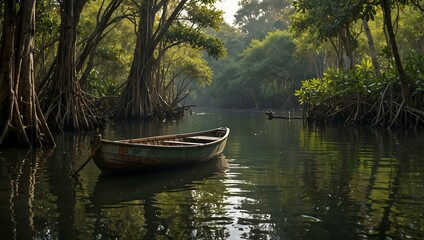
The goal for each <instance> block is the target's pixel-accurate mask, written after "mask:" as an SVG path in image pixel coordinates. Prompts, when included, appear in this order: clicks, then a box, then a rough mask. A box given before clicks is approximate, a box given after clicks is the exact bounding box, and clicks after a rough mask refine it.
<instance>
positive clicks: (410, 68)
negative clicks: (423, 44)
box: [405, 51, 424, 95]
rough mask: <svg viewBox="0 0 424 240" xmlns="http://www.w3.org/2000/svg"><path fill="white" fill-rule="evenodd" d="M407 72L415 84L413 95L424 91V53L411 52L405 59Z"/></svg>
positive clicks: (411, 82) (413, 84) (412, 83)
mask: <svg viewBox="0 0 424 240" xmlns="http://www.w3.org/2000/svg"><path fill="white" fill-rule="evenodd" d="M405 73H406V75H407V77H408V79H409V80H410V84H411V85H412V86H414V91H413V95H415V94H419V93H421V94H422V93H424V55H422V54H419V53H417V52H415V51H413V52H411V53H410V54H409V55H408V56H407V57H406V59H405Z"/></svg>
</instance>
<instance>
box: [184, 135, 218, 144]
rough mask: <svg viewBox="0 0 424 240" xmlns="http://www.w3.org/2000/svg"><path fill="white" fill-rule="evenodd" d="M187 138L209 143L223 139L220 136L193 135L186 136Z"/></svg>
mask: <svg viewBox="0 0 424 240" xmlns="http://www.w3.org/2000/svg"><path fill="white" fill-rule="evenodd" d="M185 139H187V140H189V141H193V142H198V143H208V142H213V141H216V140H219V139H221V138H220V137H212V136H193V137H186V138H185Z"/></svg>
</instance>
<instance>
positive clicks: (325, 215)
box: [0, 109, 424, 240]
mask: <svg viewBox="0 0 424 240" xmlns="http://www.w3.org/2000/svg"><path fill="white" fill-rule="evenodd" d="M194 111H195V112H194V113H193V115H191V116H186V117H184V119H182V120H181V121H178V122H163V123H162V122H160V123H139V122H119V123H114V124H110V125H108V128H107V129H106V130H104V131H101V133H102V135H103V136H104V138H108V139H112V140H117V139H125V138H137V137H141V136H152V135H159V134H172V133H176V132H191V131H199V130H204V129H210V128H215V127H221V126H227V127H230V129H231V133H230V137H229V139H228V144H227V148H226V149H225V152H224V156H222V157H220V158H217V159H213V160H211V161H209V162H204V163H200V164H197V165H194V166H191V167H187V168H183V169H182V168H180V169H173V170H167V171H161V172H153V173H147V174H139V175H130V176H112V177H110V176H103V175H101V174H100V171H99V170H98V169H97V167H96V166H95V165H94V163H93V162H90V163H89V164H88V165H87V166H86V167H85V168H84V169H83V170H82V171H81V172H80V173H79V175H78V177H77V178H76V179H73V178H71V177H70V174H71V173H72V172H73V171H75V170H76V169H77V168H78V167H79V166H80V165H81V164H82V163H83V162H84V161H85V160H86V159H87V157H88V156H89V153H90V150H89V148H88V146H89V142H90V140H91V139H92V136H93V135H94V133H84V134H69V133H67V134H63V135H57V136H56V141H57V147H55V148H52V149H43V150H33V151H28V150H16V149H9V150H5V149H1V150H0V233H1V239H343V240H347V239H424V131H423V130H402V131H399V130H391V131H388V130H384V129H383V130H381V129H380V130H378V129H366V128H354V127H340V126H339V127H336V126H325V127H312V126H307V125H305V124H304V123H303V122H302V121H301V120H291V121H289V120H280V119H274V120H267V118H266V116H265V114H264V113H263V112H247V111H246V112H244V111H216V110H214V111H211V110H201V109H200V110H198V109H194Z"/></svg>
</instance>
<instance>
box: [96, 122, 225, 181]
mask: <svg viewBox="0 0 424 240" xmlns="http://www.w3.org/2000/svg"><path fill="white" fill-rule="evenodd" d="M229 133H230V129H229V128H225V127H221V128H216V129H212V130H208V131H202V132H192V133H184V134H175V135H165V136H156V137H146V138H139V139H129V140H120V141H109V140H105V139H101V137H100V136H98V137H96V138H95V140H94V141H93V156H94V157H93V158H94V162H95V163H96V165H97V166H98V167H99V168H100V169H101V170H102V171H103V172H105V173H122V172H137V171H143V172H146V171H150V170H154V169H164V168H170V167H178V166H184V165H189V164H193V163H197V162H200V161H204V160H207V159H211V158H214V157H216V156H218V155H219V154H221V153H222V151H223V150H224V148H225V145H226V143H227V138H228V134H229ZM94 149H95V150H94Z"/></svg>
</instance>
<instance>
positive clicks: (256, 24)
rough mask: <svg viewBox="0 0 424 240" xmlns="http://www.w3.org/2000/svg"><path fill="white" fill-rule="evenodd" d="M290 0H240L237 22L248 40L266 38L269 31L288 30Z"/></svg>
mask: <svg viewBox="0 0 424 240" xmlns="http://www.w3.org/2000/svg"><path fill="white" fill-rule="evenodd" d="M291 4H292V1H290V0H262V1H258V0H244V1H239V6H240V8H239V10H238V11H237V13H236V15H235V16H234V17H235V23H236V24H237V25H238V26H239V27H240V29H241V31H242V32H243V33H245V34H246V40H247V41H248V42H249V41H251V40H252V39H264V38H265V37H266V35H267V34H268V33H269V32H273V31H275V30H286V29H287V28H288V25H289V22H290V18H289V16H290V14H291V11H292V8H291V7H290V5H291Z"/></svg>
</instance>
